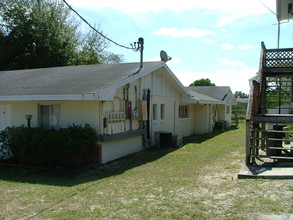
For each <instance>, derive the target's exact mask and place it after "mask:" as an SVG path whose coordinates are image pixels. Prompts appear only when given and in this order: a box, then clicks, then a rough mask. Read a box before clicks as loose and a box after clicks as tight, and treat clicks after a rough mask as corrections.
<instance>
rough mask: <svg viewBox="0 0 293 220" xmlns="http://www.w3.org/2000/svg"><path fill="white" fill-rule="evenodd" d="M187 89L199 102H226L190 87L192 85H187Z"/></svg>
mask: <svg viewBox="0 0 293 220" xmlns="http://www.w3.org/2000/svg"><path fill="white" fill-rule="evenodd" d="M186 89H187V91H188V93H189V94H190V95H191V98H192V99H195V100H197V101H198V102H203V103H216V104H224V103H223V102H222V101H220V100H218V99H215V98H213V97H210V96H207V95H204V94H202V93H200V92H197V91H194V90H192V89H190V87H187V88H186Z"/></svg>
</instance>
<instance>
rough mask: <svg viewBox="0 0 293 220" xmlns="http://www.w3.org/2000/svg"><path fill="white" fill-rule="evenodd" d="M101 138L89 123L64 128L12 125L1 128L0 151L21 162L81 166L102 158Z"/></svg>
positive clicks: (66, 166) (56, 165)
mask: <svg viewBox="0 0 293 220" xmlns="http://www.w3.org/2000/svg"><path fill="white" fill-rule="evenodd" d="M97 140H98V136H97V133H96V130H95V129H94V128H92V127H90V126H89V125H85V126H80V125H70V126H68V127H67V128H62V129H60V130H53V129H51V130H45V129H42V128H27V127H24V126H20V127H11V128H10V127H8V128H6V129H5V130H3V131H2V132H0V143H2V146H1V147H0V154H1V153H2V155H5V156H6V158H7V157H9V156H10V157H11V158H10V160H11V161H13V162H15V163H18V164H28V165H36V166H46V167H65V168H77V167H81V166H85V165H89V164H93V163H98V162H99V161H98V158H99V155H98V149H97V145H96V144H97Z"/></svg>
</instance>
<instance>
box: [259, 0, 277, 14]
mask: <svg viewBox="0 0 293 220" xmlns="http://www.w3.org/2000/svg"><path fill="white" fill-rule="evenodd" d="M258 1H259V2H260V3H261V4H262V5H263V6H264V7H265V8H266V9H268V10H269V11H270V12H272V13H273V14H274V15H276V16H277V17H278V15H277V13H276V12H274V11H273V10H272V9H270V8H269V7H268V6H267V5H266V4H265V3H264V2H263V1H262V0H258Z"/></svg>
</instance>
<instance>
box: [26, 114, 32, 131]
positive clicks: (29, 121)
mask: <svg viewBox="0 0 293 220" xmlns="http://www.w3.org/2000/svg"><path fill="white" fill-rule="evenodd" d="M25 118H26V120H27V127H28V128H30V127H31V120H32V118H33V115H25Z"/></svg>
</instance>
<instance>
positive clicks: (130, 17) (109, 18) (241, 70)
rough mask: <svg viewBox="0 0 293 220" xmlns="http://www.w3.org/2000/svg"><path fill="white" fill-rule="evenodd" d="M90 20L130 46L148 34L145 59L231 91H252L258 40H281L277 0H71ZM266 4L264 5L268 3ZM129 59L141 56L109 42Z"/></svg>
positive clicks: (286, 31)
mask: <svg viewBox="0 0 293 220" xmlns="http://www.w3.org/2000/svg"><path fill="white" fill-rule="evenodd" d="M67 2H68V3H69V4H71V6H72V7H73V8H74V9H76V10H77V11H78V12H79V13H80V14H81V15H82V16H83V17H85V18H86V19H87V20H88V21H89V22H90V23H91V24H96V25H100V28H101V30H102V31H103V33H104V34H106V35H107V36H108V37H109V38H111V39H112V40H114V41H116V42H118V43H120V44H123V45H125V46H129V45H130V43H133V42H134V41H137V39H138V38H139V37H143V38H144V40H145V45H144V46H145V50H144V61H153V60H158V61H159V60H160V59H159V53H160V50H165V51H166V52H167V53H168V55H169V56H170V57H172V60H171V61H169V62H168V63H167V65H168V66H169V67H170V69H171V70H172V71H173V72H174V74H175V75H176V76H177V77H178V79H179V80H180V81H181V82H182V84H183V85H185V86H188V85H189V84H190V83H192V82H193V81H195V80H197V79H200V78H209V79H211V81H212V82H214V83H215V84H216V85H219V86H230V87H231V89H232V91H233V92H235V91H242V92H245V93H249V83H248V80H249V78H251V77H253V76H254V75H255V74H256V72H257V71H258V65H259V57H260V55H259V53H260V43H261V41H264V42H265V44H266V46H267V48H275V47H276V45H277V25H275V24H276V23H277V20H276V16H275V15H274V14H273V13H271V12H270V11H269V10H268V9H267V8H269V9H271V10H272V11H275V10H276V1H275V0H262V1H261V0H245V1H240V0H221V1H219V0H202V1H200V0H181V1H170V0H169V1H167V0H161V1H153V0H148V1H134V0H123V1H120V0H107V1H93V0H82V1H80V0H67ZM264 5H266V7H267V8H266V7H265V6H264ZM292 34H293V28H292V24H291V23H288V24H283V25H282V27H281V44H280V45H281V47H292ZM109 50H110V51H112V52H114V53H119V54H123V55H124V57H125V59H126V60H125V62H139V54H138V53H135V52H133V51H131V50H125V49H122V48H120V47H117V46H115V45H111V44H110V48H109Z"/></svg>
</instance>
